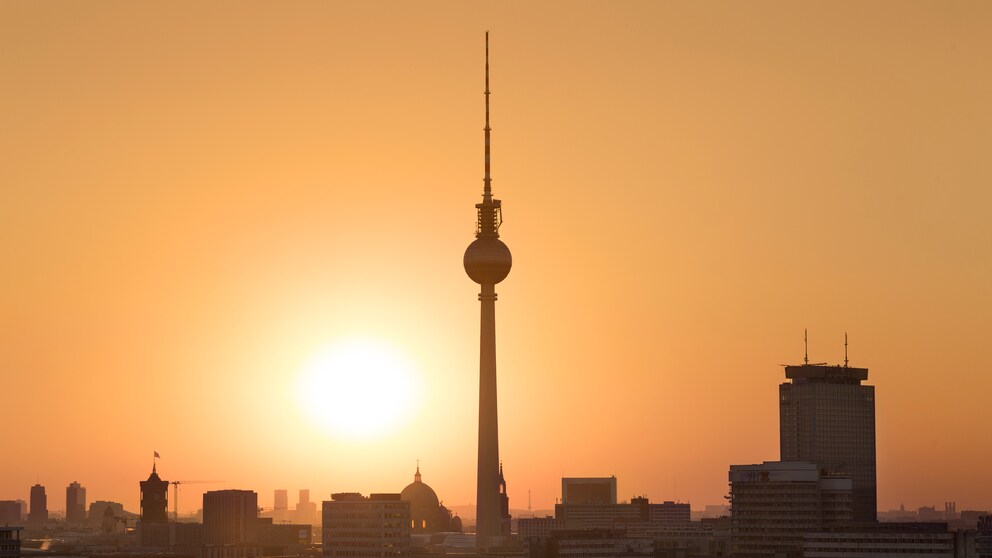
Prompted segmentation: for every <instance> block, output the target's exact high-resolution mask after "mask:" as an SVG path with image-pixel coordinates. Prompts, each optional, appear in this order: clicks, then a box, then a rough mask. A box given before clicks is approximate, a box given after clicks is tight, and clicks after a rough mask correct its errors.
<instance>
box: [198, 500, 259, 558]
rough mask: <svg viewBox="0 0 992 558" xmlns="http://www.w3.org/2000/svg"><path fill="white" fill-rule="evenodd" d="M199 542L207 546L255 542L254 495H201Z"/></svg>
mask: <svg viewBox="0 0 992 558" xmlns="http://www.w3.org/2000/svg"><path fill="white" fill-rule="evenodd" d="M203 542H204V543H205V544H207V545H226V544H234V545H237V544H255V543H257V542H258V494H256V493H255V492H253V491H251V490H214V491H211V492H207V493H205V494H204V495H203Z"/></svg>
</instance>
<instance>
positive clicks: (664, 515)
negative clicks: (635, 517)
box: [631, 498, 692, 529]
mask: <svg viewBox="0 0 992 558" xmlns="http://www.w3.org/2000/svg"><path fill="white" fill-rule="evenodd" d="M635 500H640V498H635ZM643 500H644V503H645V504H647V498H644V499H643ZM631 502H633V500H632V501H631ZM649 513H650V521H651V524H652V525H657V526H660V527H664V528H670V529H671V528H678V527H688V526H689V525H690V524H691V523H692V513H691V510H690V509H689V504H682V503H675V502H670V501H666V502H662V503H660V504H653V505H651V506H650V512H649Z"/></svg>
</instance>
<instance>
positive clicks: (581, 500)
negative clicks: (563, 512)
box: [561, 477, 617, 504]
mask: <svg viewBox="0 0 992 558" xmlns="http://www.w3.org/2000/svg"><path fill="white" fill-rule="evenodd" d="M561 503H562V504H616V503H617V478H616V477H563V478H562V479H561Z"/></svg>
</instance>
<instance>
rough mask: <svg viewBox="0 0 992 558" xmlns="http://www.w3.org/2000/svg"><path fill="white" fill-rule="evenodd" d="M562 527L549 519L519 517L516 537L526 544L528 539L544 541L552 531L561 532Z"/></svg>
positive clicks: (556, 521)
mask: <svg viewBox="0 0 992 558" xmlns="http://www.w3.org/2000/svg"><path fill="white" fill-rule="evenodd" d="M562 528H563V525H562V524H561V523H559V522H558V520H557V519H555V518H553V517H551V516H550V515H549V516H547V517H521V518H519V519H517V536H518V537H520V540H522V541H524V542H527V540H528V539H532V538H537V539H546V538H548V537H550V536H551V532H552V531H560V530H562Z"/></svg>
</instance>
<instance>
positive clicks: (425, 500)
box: [400, 465, 460, 533]
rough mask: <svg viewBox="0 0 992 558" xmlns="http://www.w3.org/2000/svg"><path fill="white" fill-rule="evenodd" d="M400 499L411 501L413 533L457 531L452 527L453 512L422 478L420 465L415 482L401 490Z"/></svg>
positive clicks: (414, 476)
mask: <svg viewBox="0 0 992 558" xmlns="http://www.w3.org/2000/svg"><path fill="white" fill-rule="evenodd" d="M400 499H401V500H405V501H407V502H410V529H411V531H412V532H413V533H441V532H446V531H456V529H453V528H452V517H451V512H450V511H448V508H446V507H444V506H443V505H441V502H440V501H439V500H438V498H437V493H435V492H434V489H433V488H431V487H430V486H428V485H427V484H426V483H425V482H424V481H423V480H422V479H421V476H420V466H419V465H418V466H417V472H416V473H414V475H413V482H412V483H410V484H408V485H407V486H406V488H404V489H403V492H400ZM457 530H460V529H457Z"/></svg>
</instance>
